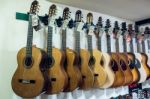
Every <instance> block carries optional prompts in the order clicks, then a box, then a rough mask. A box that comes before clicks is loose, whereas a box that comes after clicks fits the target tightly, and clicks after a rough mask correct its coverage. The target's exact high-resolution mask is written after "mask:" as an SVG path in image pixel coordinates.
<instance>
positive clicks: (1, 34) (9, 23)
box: [0, 0, 133, 99]
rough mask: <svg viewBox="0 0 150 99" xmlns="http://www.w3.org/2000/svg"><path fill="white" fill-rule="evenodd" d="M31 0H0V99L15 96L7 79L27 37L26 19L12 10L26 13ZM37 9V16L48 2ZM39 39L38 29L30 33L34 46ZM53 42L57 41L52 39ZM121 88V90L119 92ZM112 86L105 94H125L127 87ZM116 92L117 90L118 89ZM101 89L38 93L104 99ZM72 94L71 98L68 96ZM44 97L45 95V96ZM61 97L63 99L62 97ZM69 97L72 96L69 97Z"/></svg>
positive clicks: (60, 6)
mask: <svg viewBox="0 0 150 99" xmlns="http://www.w3.org/2000/svg"><path fill="white" fill-rule="evenodd" d="M31 2H32V0H0V98H1V99H16V98H17V96H16V95H15V94H14V93H13V91H12V89H11V78H12V75H13V73H14V71H15V69H16V68H17V60H16V55H17V52H18V50H19V49H20V48H21V47H24V46H25V45H26V36H27V26H28V25H27V22H26V21H19V20H16V19H15V13H16V12H24V13H26V12H27V11H29V8H30V4H31ZM39 2H40V5H41V8H40V13H39V15H44V14H45V13H47V12H48V9H49V6H50V5H51V4H52V3H50V2H47V1H45V0H39ZM57 6H58V10H59V11H58V12H59V14H58V16H59V15H62V9H63V8H64V7H66V6H65V5H60V4H57ZM69 8H70V10H71V11H72V17H73V18H74V14H75V11H76V10H78V9H77V8H73V7H69ZM82 11H83V14H84V19H85V17H86V14H87V13H88V12H89V11H86V10H82ZM93 14H94V23H96V21H97V19H98V17H99V16H102V17H103V18H104V21H105V20H106V19H107V18H109V19H110V20H111V21H112V23H114V21H116V20H118V21H119V23H121V22H122V21H126V22H128V23H133V22H131V21H128V20H125V19H119V18H116V17H111V16H108V15H104V14H100V13H95V12H93ZM43 39H44V34H43V33H42V32H39V33H35V34H34V43H35V44H37V46H38V47H42V48H43V46H44V45H43V44H44V42H43ZM56 43H57V42H56ZM58 44H59V43H58ZM120 90H121V91H120ZM113 91H114V89H111V90H107V94H110V95H108V96H112V94H114V95H115V96H117V95H118V94H117V93H120V94H125V93H127V88H120V89H117V90H115V91H117V92H116V93H115V92H113ZM119 91H120V92H119ZM104 93H105V91H104V90H97V91H96V90H93V91H88V92H82V91H75V92H73V93H72V94H71V93H69V94H59V95H57V96H56V95H53V96H49V97H47V96H42V97H44V98H43V99H51V98H50V97H53V99H56V98H59V99H67V98H66V96H67V97H68V96H69V97H68V99H76V98H75V97H78V99H105V98H106V97H105V98H102V97H100V96H104ZM72 96H74V98H73V97H72ZM46 97H47V98H46ZM63 97H64V98H63ZM71 97H72V98H71Z"/></svg>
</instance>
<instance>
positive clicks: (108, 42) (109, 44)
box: [106, 35, 111, 53]
mask: <svg viewBox="0 0 150 99" xmlns="http://www.w3.org/2000/svg"><path fill="white" fill-rule="evenodd" d="M106 38H107V52H108V53H111V41H110V35H107V37H106Z"/></svg>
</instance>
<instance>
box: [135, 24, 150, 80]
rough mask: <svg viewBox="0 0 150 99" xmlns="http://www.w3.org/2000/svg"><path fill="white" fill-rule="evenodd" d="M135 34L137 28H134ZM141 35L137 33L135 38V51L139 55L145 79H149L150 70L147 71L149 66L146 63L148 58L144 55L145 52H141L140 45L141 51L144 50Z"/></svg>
mask: <svg viewBox="0 0 150 99" xmlns="http://www.w3.org/2000/svg"><path fill="white" fill-rule="evenodd" d="M135 32H136V33H138V32H139V31H138V27H137V26H136V31H135ZM142 38H143V37H142V35H141V34H140V33H139V34H138V35H137V37H136V43H137V49H138V53H141V57H142V59H141V64H142V66H143V68H144V70H145V72H146V75H147V76H146V77H147V78H149V77H150V69H149V66H148V64H147V61H148V56H147V55H146V54H145V53H144V52H145V51H141V45H142V46H143V49H142V50H145V49H144V44H145V42H144V40H142Z"/></svg>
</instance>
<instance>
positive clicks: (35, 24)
mask: <svg viewBox="0 0 150 99" xmlns="http://www.w3.org/2000/svg"><path fill="white" fill-rule="evenodd" d="M37 25H38V16H37V15H32V26H37Z"/></svg>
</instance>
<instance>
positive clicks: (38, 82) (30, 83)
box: [11, 0, 48, 98]
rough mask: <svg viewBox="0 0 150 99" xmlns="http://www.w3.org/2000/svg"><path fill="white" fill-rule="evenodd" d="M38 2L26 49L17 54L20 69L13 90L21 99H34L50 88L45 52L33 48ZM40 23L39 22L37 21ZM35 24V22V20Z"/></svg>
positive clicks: (31, 17)
mask: <svg viewBox="0 0 150 99" xmlns="http://www.w3.org/2000/svg"><path fill="white" fill-rule="evenodd" d="M38 6H39V3H38V1H36V0H35V1H33V2H32V4H31V8H30V12H29V23H28V36H27V45H26V47H24V48H22V49H20V50H19V52H18V54H17V61H18V68H17V70H16V71H15V73H14V75H13V77H12V81H11V84H12V89H13V91H14V92H15V93H16V94H17V95H18V96H21V97H24V98H33V97H36V96H38V95H40V94H41V93H42V92H44V91H45V90H46V86H48V76H46V75H47V66H46V59H47V54H46V52H45V51H43V50H41V49H39V48H37V47H35V46H32V40H33V27H34V26H36V25H34V26H33V24H32V23H33V20H32V19H33V17H36V16H37V13H36V12H37V11H38V10H37V9H38ZM37 21H38V20H37ZM34 22H35V20H34Z"/></svg>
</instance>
